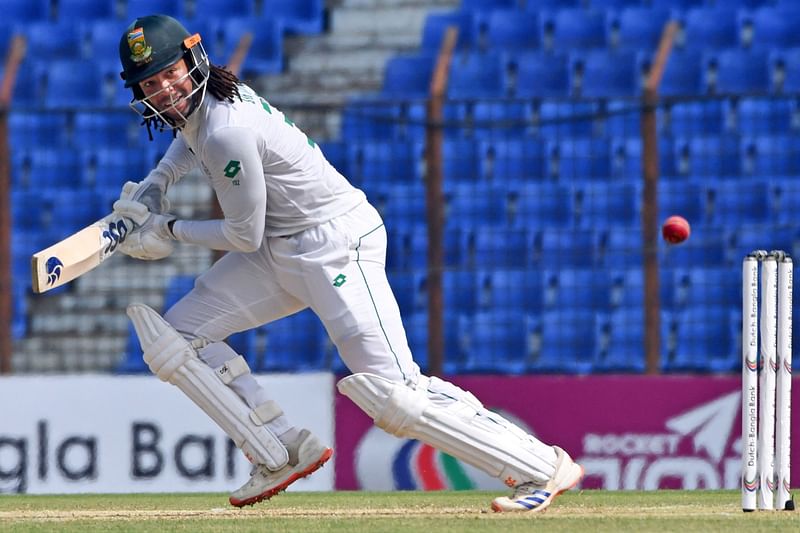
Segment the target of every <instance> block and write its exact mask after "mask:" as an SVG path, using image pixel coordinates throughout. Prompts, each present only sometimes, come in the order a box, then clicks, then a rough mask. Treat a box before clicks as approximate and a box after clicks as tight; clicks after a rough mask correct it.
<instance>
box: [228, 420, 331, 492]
mask: <svg viewBox="0 0 800 533" xmlns="http://www.w3.org/2000/svg"><path fill="white" fill-rule="evenodd" d="M286 449H287V451H288V452H289V462H288V463H286V465H284V466H283V467H282V468H280V469H279V470H270V469H268V468H267V467H266V466H264V465H256V466H255V467H254V468H253V472H252V473H251V474H250V479H249V480H248V481H247V483H245V484H244V485H242V487H241V488H239V489H238V490H236V491H234V492H233V493H231V496H230V502H231V505H234V506H236V507H244V506H245V505H253V504H254V503H258V502H260V501H262V500H268V499H270V498H272V497H273V496H275V495H276V494H278V493H279V492H281V491H282V490H286V487H288V486H289V485H291V484H292V483H294V482H295V481H297V480H298V479H301V478H304V477H306V476H308V475H310V474H312V473H313V472H315V471H317V470H318V469H319V468H320V467H321V466H322V465H324V464H325V462H326V461H327V460H328V459H330V458H331V456H332V455H333V449H332V448H328V447H327V446H324V445H323V444H322V443H321V442H320V441H319V439H317V438H316V437H315V436H314V435H312V434H311V433H310V432H309V431H308V430H307V429H303V430H301V431H300V432H299V434H298V436H297V439H295V440H294V442H290V443H288V444H287V445H286Z"/></svg>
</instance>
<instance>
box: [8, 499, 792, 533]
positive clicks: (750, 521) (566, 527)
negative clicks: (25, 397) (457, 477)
mask: <svg viewBox="0 0 800 533" xmlns="http://www.w3.org/2000/svg"><path fill="white" fill-rule="evenodd" d="M494 496H496V493H489V492H479V491H466V492H393V493H369V492H325V493H308V492H294V493H287V494H281V495H280V496H277V497H275V498H274V499H273V500H272V501H270V502H263V503H260V504H257V505H255V506H253V507H248V508H246V509H234V508H232V507H230V506H229V505H228V501H227V496H226V495H223V494H124V495H117V494H113V495H107V494H80V495H57V496H32V495H23V496H18V495H3V496H0V531H3V532H31V531H36V532H39V531H59V532H73V531H74V532H92V531H98V532H100V531H102V532H109V531H112V532H113V531H125V532H128V531H133V532H136V531H159V532H160V531H191V532H199V533H202V532H215V533H216V532H227V531H231V532H233V531H236V532H246V531H270V532H282V531H291V532H317V531H319V532H342V533H344V532H347V533H351V532H361V531H365V532H370V533H373V532H384V531H385V532H414V533H440V532H442V533H451V532H461V531H481V532H498V533H500V532H502V533H513V532H518V531H519V532H522V531H525V532H528V531H536V530H541V531H569V532H582V531H587V532H592V533H599V532H603V531H609V532H611V531H613V532H618V531H636V532H640V531H658V532H660V533H668V532H673V531H679V532H680V533H686V532H689V531H702V532H710V531H727V532H729V533H736V530H737V529H739V528H747V531H748V533H752V532H755V531H800V511H797V512H757V513H743V512H742V510H741V508H740V496H739V492H738V491H658V492H607V491H590V490H587V491H582V492H577V491H572V492H569V493H566V494H563V495H562V496H561V497H559V498H558V500H557V501H556V502H555V503H554V504H553V506H552V507H551V508H550V509H548V510H547V512H545V513H542V514H539V515H533V514H529V513H505V514H497V513H493V512H491V511H489V502H490V501H491V499H492V498H493V497H494Z"/></svg>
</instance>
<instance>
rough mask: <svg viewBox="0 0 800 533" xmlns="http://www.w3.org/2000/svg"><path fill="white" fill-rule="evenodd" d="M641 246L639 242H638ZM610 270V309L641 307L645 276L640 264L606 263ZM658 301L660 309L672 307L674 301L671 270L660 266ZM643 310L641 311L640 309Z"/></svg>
mask: <svg viewBox="0 0 800 533" xmlns="http://www.w3.org/2000/svg"><path fill="white" fill-rule="evenodd" d="M640 246H641V243H640ZM607 266H608V267H609V268H612V270H609V272H608V278H609V284H610V285H609V304H610V307H611V309H612V310H618V309H619V310H624V309H632V308H636V309H640V310H641V309H642V308H643V307H644V302H645V293H646V290H645V286H644V285H645V276H644V271H643V270H642V268H641V267H640V266H633V267H626V266H624V265H619V266H617V265H607ZM658 278H659V301H660V305H661V308H662V309H672V308H673V307H674V302H675V293H674V287H673V282H674V280H673V278H674V275H673V270H672V269H667V268H660V269H659V273H658ZM642 312H643V311H642Z"/></svg>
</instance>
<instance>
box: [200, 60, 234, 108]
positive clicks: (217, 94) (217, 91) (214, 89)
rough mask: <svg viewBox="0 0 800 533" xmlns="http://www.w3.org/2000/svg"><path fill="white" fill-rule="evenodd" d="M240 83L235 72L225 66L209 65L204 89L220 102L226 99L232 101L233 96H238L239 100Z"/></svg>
mask: <svg viewBox="0 0 800 533" xmlns="http://www.w3.org/2000/svg"><path fill="white" fill-rule="evenodd" d="M240 83H242V82H241V80H240V79H239V78H238V77H237V76H236V74H234V73H233V72H231V71H230V70H228V69H227V68H226V67H220V66H217V65H211V72H209V76H208V86H207V87H206V90H207V91H208V92H209V93H211V94H212V95H213V96H214V98H216V99H217V100H219V101H220V102H224V101H225V100H227V101H228V102H230V103H233V102H234V97H236V98H238V99H239V100H240V101H241V99H242V97H241V95H240V94H239V84H240Z"/></svg>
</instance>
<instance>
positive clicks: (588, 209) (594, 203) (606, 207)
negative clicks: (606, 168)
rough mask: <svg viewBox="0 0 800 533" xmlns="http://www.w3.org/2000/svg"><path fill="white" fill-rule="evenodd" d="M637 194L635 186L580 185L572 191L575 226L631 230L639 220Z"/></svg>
mask: <svg viewBox="0 0 800 533" xmlns="http://www.w3.org/2000/svg"><path fill="white" fill-rule="evenodd" d="M640 213H641V191H640V189H639V187H638V184H636V183H630V182H629V183H620V182H611V183H586V182H584V183H580V184H579V185H578V187H577V190H576V191H575V221H576V222H577V224H578V225H579V226H583V227H586V228H594V227H600V228H603V227H635V226H636V225H637V224H638V223H639V220H640Z"/></svg>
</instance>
